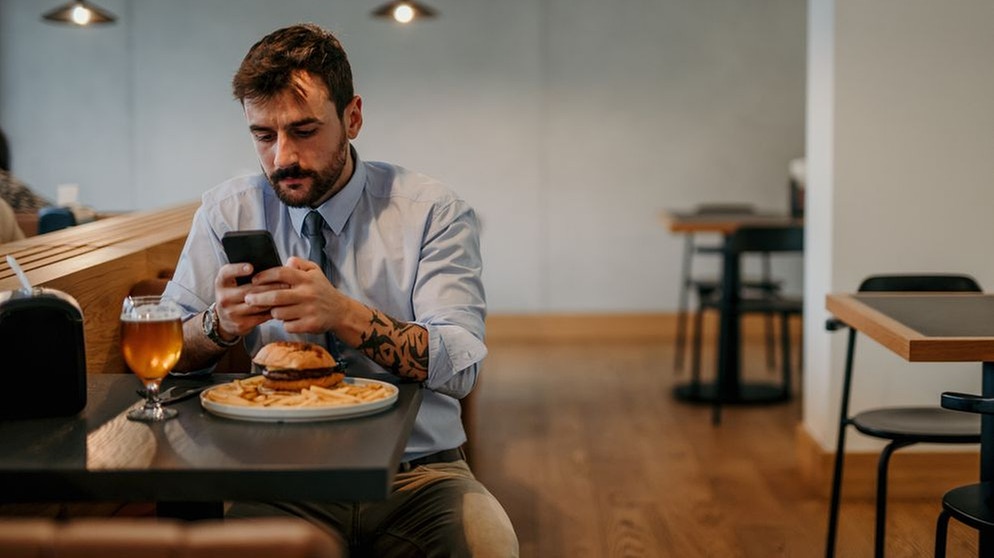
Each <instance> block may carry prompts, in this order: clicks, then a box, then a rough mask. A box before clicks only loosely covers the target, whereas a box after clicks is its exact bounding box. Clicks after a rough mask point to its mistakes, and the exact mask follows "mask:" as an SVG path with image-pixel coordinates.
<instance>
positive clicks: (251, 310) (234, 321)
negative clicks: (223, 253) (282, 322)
mask: <svg viewBox="0 0 994 558" xmlns="http://www.w3.org/2000/svg"><path fill="white" fill-rule="evenodd" d="M251 274H252V266H251V265H250V264H244V263H238V264H226V265H224V266H221V269H220V270H219V271H218V274H217V277H216V278H215V279H214V300H215V301H216V302H217V304H216V306H215V309H216V310H217V317H218V326H219V327H220V330H221V331H220V333H221V334H222V336H224V337H226V338H234V337H237V336H242V335H245V334H246V333H248V332H250V331H252V330H253V329H254V328H255V327H256V326H258V325H259V324H262V323H264V322H267V321H269V320H271V319H272V318H273V316H272V315H271V314H270V308H269V306H261V307H260V306H253V305H251V304H248V303H247V302H246V297H247V296H249V295H250V293H255V292H266V291H272V290H280V289H286V288H287V286H286V284H283V283H279V282H271V283H262V282H257V281H255V280H253V281H252V283H248V284H246V285H241V286H239V285H238V284H237V282H236V281H237V279H238V278H239V277H245V276H248V275H251Z"/></svg>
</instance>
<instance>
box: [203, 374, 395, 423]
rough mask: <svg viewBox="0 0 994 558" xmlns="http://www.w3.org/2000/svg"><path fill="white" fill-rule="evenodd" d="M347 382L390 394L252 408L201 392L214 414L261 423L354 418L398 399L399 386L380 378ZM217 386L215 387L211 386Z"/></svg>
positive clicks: (378, 409) (382, 407) (373, 411)
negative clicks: (313, 404) (319, 404)
mask: <svg viewBox="0 0 994 558" xmlns="http://www.w3.org/2000/svg"><path fill="white" fill-rule="evenodd" d="M343 381H344V382H346V383H349V384H353V385H357V386H364V385H370V384H380V385H382V386H383V387H384V388H386V389H387V390H389V394H390V395H388V396H387V397H386V398H384V399H378V400H376V401H369V402H367V403H356V404H354V405H325V406H322V407H250V406H242V405H224V404H222V403H218V402H216V401H211V400H210V399H207V397H206V396H207V392H209V391H210V390H205V391H203V392H201V394H200V404H201V405H202V406H203V407H204V409H207V410H208V411H210V412H211V413H214V414H215V415H218V416H222V417H227V418H233V419H238V420H254V421H261V422H310V421H317V420H336V419H344V418H353V417H359V416H363V415H369V414H373V413H376V412H379V411H381V410H383V409H386V408H387V407H389V406H391V405H393V404H394V402H396V401H397V393H398V390H397V386H395V385H393V384H388V383H387V382H381V381H379V380H369V379H366V378H345V379H344V380H343ZM211 389H214V388H211Z"/></svg>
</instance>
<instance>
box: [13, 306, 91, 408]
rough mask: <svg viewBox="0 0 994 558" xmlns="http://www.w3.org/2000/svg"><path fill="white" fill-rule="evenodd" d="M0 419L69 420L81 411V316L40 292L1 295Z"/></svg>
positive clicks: (83, 359) (83, 381) (83, 401)
mask: <svg viewBox="0 0 994 558" xmlns="http://www.w3.org/2000/svg"><path fill="white" fill-rule="evenodd" d="M0 362H2V364H0V385H2V386H3V391H4V393H5V394H7V397H5V398H4V402H3V403H2V404H0V418H41V417H58V416H69V415H74V414H77V413H79V412H80V411H82V410H83V408H84V407H85V406H86V350H85V344H84V341H83V311H82V310H81V309H80V307H79V303H78V302H76V299H74V298H73V297H72V296H70V295H68V294H66V293H64V292H61V291H57V290H55V289H48V288H43V287H35V288H34V289H31V290H26V289H19V290H16V291H6V292H0Z"/></svg>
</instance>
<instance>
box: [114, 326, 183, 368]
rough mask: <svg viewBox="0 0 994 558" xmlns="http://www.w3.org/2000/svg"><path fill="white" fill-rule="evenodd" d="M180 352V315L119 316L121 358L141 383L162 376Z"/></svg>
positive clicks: (175, 360) (181, 327)
mask: <svg viewBox="0 0 994 558" xmlns="http://www.w3.org/2000/svg"><path fill="white" fill-rule="evenodd" d="M182 351H183V323H182V322H181V321H180V319H179V318H175V319H165V320H144V319H138V320H131V319H127V318H122V319H121V352H122V353H123V354H124V361H125V362H127V363H128V367H129V368H131V371H132V372H134V373H135V374H136V375H137V376H138V377H139V378H141V379H142V381H143V382H149V381H153V380H161V379H162V378H165V377H166V374H168V373H169V371H170V370H172V368H173V366H175V365H176V363H177V362H178V361H179V355H180V353H181V352H182Z"/></svg>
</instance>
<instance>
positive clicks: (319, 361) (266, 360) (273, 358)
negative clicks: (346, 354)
mask: <svg viewBox="0 0 994 558" xmlns="http://www.w3.org/2000/svg"><path fill="white" fill-rule="evenodd" d="M252 362H254V363H256V364H258V365H259V366H262V367H263V371H262V375H263V376H265V378H266V379H265V381H264V382H263V384H262V385H263V386H264V387H267V388H270V389H275V390H280V391H300V390H302V389H307V388H308V387H310V386H312V385H317V386H321V387H331V386H333V385H335V384H337V383H338V382H340V381H342V379H343V378H345V374H343V373H342V372H338V371H336V368H337V367H338V363H336V362H335V359H334V358H333V357H332V356H331V354H330V353H328V351H327V350H325V348H324V347H322V346H320V345H316V344H314V343H303V342H296V341H276V342H273V343H270V344H268V345H266V346H265V347H263V348H262V349H260V350H259V352H258V353H256V355H255V358H253V359H252Z"/></svg>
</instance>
